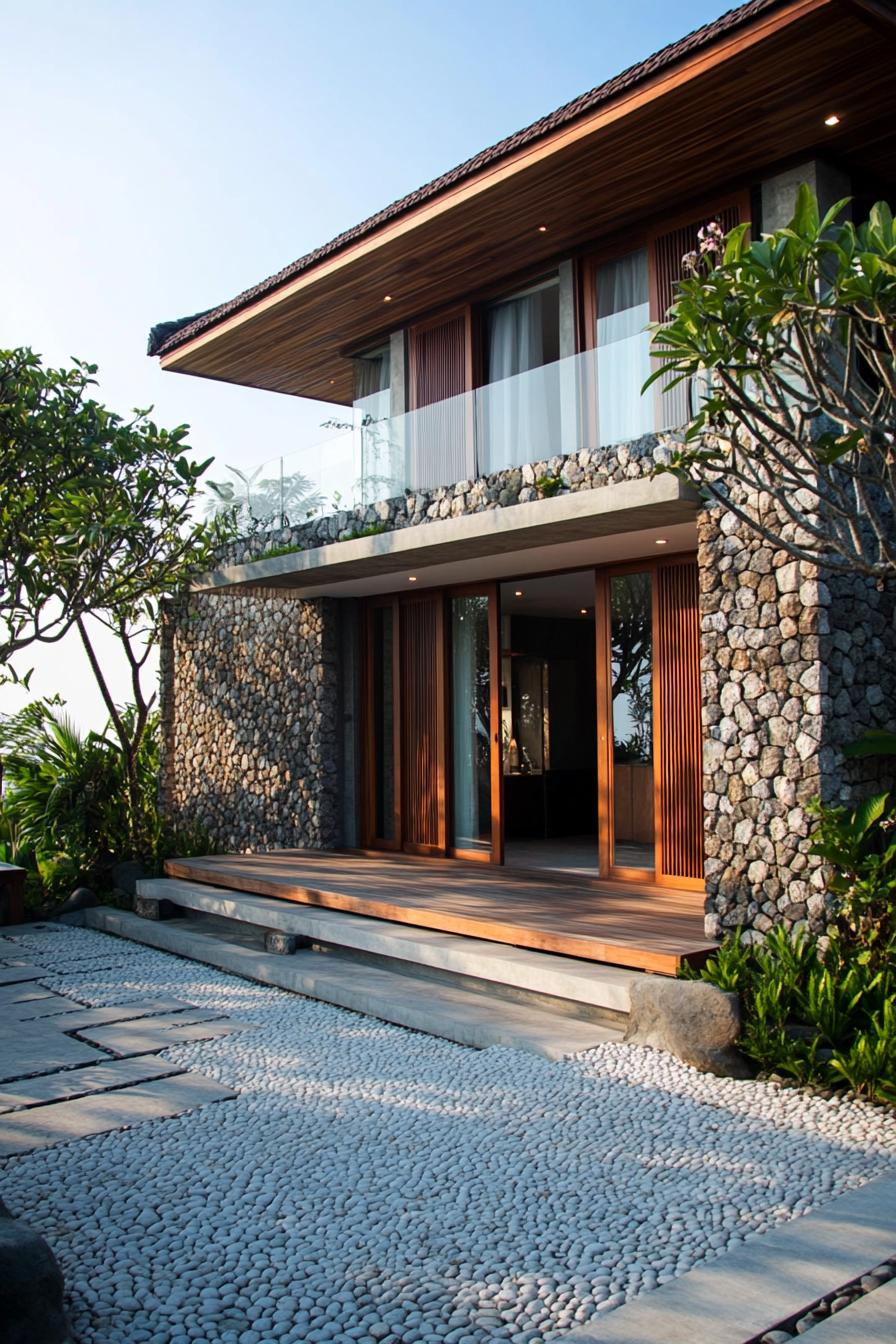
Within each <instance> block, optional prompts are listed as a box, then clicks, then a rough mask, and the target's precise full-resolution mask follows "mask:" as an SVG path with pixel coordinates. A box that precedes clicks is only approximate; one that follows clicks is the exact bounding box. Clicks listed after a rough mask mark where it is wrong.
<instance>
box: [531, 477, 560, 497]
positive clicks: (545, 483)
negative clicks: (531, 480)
mask: <svg viewBox="0 0 896 1344" xmlns="http://www.w3.org/2000/svg"><path fill="white" fill-rule="evenodd" d="M562 485H563V478H562V477H561V476H539V477H538V480H537V481H536V482H535V488H536V489H537V490H538V493H539V494H540V495H541V496H542V497H543V498H544V499H552V498H553V496H554V495H556V494H557V493H558V491H559V490H560V487H561V486H562Z"/></svg>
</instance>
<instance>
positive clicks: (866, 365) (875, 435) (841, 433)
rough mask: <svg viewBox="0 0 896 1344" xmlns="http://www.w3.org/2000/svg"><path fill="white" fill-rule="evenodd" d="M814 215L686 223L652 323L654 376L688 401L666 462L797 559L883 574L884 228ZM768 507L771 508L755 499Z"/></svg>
mask: <svg viewBox="0 0 896 1344" xmlns="http://www.w3.org/2000/svg"><path fill="white" fill-rule="evenodd" d="M847 203H848V202H847V201H845V200H844V201H838V202H837V204H836V205H834V206H833V207H832V208H831V209H830V210H828V211H827V213H826V214H825V215H824V216H823V217H821V216H820V213H819V208H818V202H817V201H816V199H815V197H814V195H813V194H812V192H811V191H810V190H809V188H808V187H807V186H806V185H803V186H801V187H800V189H799V192H798V195H797V200H796V209H795V213H794V216H793V219H792V220H791V221H790V223H789V224H788V226H787V227H786V228H782V229H777V230H775V231H774V232H773V233H770V234H766V235H763V237H762V238H757V239H754V240H753V241H752V242H751V241H750V240H749V237H748V229H749V226H748V225H747V224H741V225H739V226H738V227H736V228H734V229H732V230H731V232H730V233H729V234H728V235H727V237H725V236H723V235H722V232H721V229H720V227H719V225H718V224H716V223H713V224H711V225H709V226H708V227H707V228H706V229H704V230H701V236H700V237H699V239H698V240H697V243H698V245H697V249H696V250H695V251H694V252H693V253H691V254H689V256H688V257H686V258H684V259H683V265H684V270H685V272H686V274H685V275H684V278H682V280H681V282H680V283H679V286H678V291H677V296H676V299H675V302H674V304H673V305H672V307H671V309H670V310H669V313H668V315H667V317H666V320H665V321H664V322H663V323H662V324H660V325H659V327H658V328H657V329H656V330H655V334H654V338H653V355H654V358H655V360H656V362H657V365H658V367H657V368H656V370H655V371H654V373H653V374H652V375H651V377H650V379H648V382H647V384H645V387H647V386H649V385H650V383H652V382H654V381H655V380H657V379H662V381H663V383H664V384H665V385H666V386H667V387H669V388H672V387H675V386H677V385H678V384H679V383H682V382H687V383H688V384H689V385H691V386H692V387H694V388H695V389H700V390H701V392H702V399H701V400H700V403H699V407H698V409H697V411H696V414H695V415H694V416H693V418H692V420H691V422H690V424H689V426H688V428H687V433H686V437H685V442H684V444H683V446H682V447H681V448H680V449H679V450H678V451H677V452H676V453H675V454H674V455H673V457H672V461H671V463H670V465H669V467H668V468H660V469H668V470H672V471H674V472H676V473H677V474H678V475H679V476H681V477H683V478H684V479H685V480H687V481H689V482H691V483H692V484H694V485H696V486H697V487H698V488H699V489H700V490H701V491H702V493H703V495H704V496H705V497H706V498H707V499H708V500H709V501H711V502H713V503H717V504H721V505H723V506H724V507H725V508H726V509H728V510H729V511H731V512H732V513H734V514H735V515H736V516H737V517H738V518H739V519H740V520H741V521H742V522H745V523H746V524H748V525H749V526H750V527H751V528H752V529H753V530H754V531H756V532H758V533H759V534H760V535H761V536H762V537H763V538H764V539H765V540H766V541H768V542H770V543H771V544H773V545H774V546H775V547H776V548H777V549H780V550H783V551H785V552H787V553H788V554H789V555H791V556H792V557H794V558H795V559H797V560H802V561H809V562H814V563H820V564H823V565H824V566H826V567H827V568H828V569H830V570H835V571H842V572H847V573H848V572H855V573H861V574H866V575H869V576H871V577H872V578H875V579H877V580H891V579H892V578H893V577H894V576H896V226H894V222H893V215H892V213H891V210H890V208H889V206H887V205H886V204H885V203H884V202H879V203H878V204H877V205H875V206H874V207H873V209H872V210H871V212H870V215H869V217H868V219H867V220H866V221H865V222H864V223H861V224H858V225H855V224H853V223H851V222H849V221H847V222H843V223H840V224H838V223H837V220H838V218H839V217H840V216H841V214H842V213H843V211H844V209H845V207H846V205H847ZM768 501H771V502H772V504H773V507H768Z"/></svg>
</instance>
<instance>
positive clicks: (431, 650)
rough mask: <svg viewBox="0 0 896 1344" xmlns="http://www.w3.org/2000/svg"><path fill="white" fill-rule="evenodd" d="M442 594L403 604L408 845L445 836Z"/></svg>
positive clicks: (405, 833) (403, 735) (433, 841)
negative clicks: (439, 676)
mask: <svg viewBox="0 0 896 1344" xmlns="http://www.w3.org/2000/svg"><path fill="white" fill-rule="evenodd" d="M441 632H442V622H441V597H434V598H423V599H414V600H413V601H410V602H403V603H402V605H401V779H402V835H403V840H404V843H405V845H406V846H414V847H416V846H426V847H430V846H432V847H435V848H439V847H441V846H442V845H443V844H444V840H443V836H442V826H441V824H440V822H441V806H440V789H443V787H444V785H443V780H444V762H443V760H442V732H441V723H440V717H441V715H442V712H443V709H442V704H441V699H442V697H441V695H440V694H439V691H438V685H437V680H438V679H437V677H436V669H437V668H438V667H439V666H440V663H441V659H442V657H443V650H442V649H441V648H440V642H441Z"/></svg>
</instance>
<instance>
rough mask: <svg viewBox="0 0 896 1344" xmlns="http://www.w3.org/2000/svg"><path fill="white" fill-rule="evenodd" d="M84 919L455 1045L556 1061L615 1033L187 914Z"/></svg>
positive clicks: (118, 913)
mask: <svg viewBox="0 0 896 1344" xmlns="http://www.w3.org/2000/svg"><path fill="white" fill-rule="evenodd" d="M169 899H170V896H169ZM275 904H276V903H275ZM350 918H352V919H353V918H354V916H350ZM369 922H371V923H373V922H375V921H369ZM85 923H86V924H87V926H88V927H90V928H94V929H101V930H103V931H104V932H106V933H114V934H118V935H119V936H120V937H123V938H130V939H132V940H133V941H135V942H138V943H144V944H146V945H147V946H149V947H157V948H160V949H161V950H162V951H165V952H172V953H174V954H175V955H177V956H181V957H188V958H190V959H191V960H193V961H199V962H203V963H205V964H206V965H209V966H216V967H217V968H218V969H219V970H222V971H229V972H231V973H232V974H234V975H241V976H244V977H245V978H246V979H249V980H256V981H258V982H260V983H261V984H265V985H274V986H276V987H277V988H279V989H287V990H291V991H292V992H293V993H296V994H302V995H304V996H305V997H307V998H312V999H322V1000H323V1001H324V1002H326V1003H333V1004H337V1005H338V1006H339V1007H342V1008H350V1009H352V1010H354V1011H355V1012H358V1013H366V1014H368V1015H369V1016H371V1017H378V1018H381V1019H382V1020H383V1021H385V1022H394V1023H396V1024H397V1025H398V1026H402V1027H412V1028H413V1029H414V1030H416V1031H424V1032H427V1033H429V1034H430V1035H433V1036H442V1037H445V1038H446V1039H447V1040H450V1041H456V1042H457V1043H458V1044H460V1045H470V1046H475V1047H477V1048H480V1049H482V1048H485V1047H487V1046H492V1045H504V1046H510V1047H512V1048H514V1049H519V1050H527V1051H529V1052H531V1053H533V1054H538V1055H543V1056H545V1057H546V1058H548V1059H560V1058H562V1057H563V1056H564V1055H569V1054H575V1053H577V1052H579V1051H581V1050H590V1049H593V1048H594V1046H597V1045H601V1044H602V1043H603V1042H605V1041H615V1040H619V1039H621V1032H620V1031H619V1030H618V1028H615V1027H611V1026H606V1025H604V1024H602V1023H599V1022H593V1021H586V1020H581V1019H577V1018H575V1017H571V1016H568V1015H566V1014H561V1013H557V1012H549V1011H546V1010H543V1009H538V1008H535V1007H532V1006H530V1005H528V1004H521V1003H510V1002H506V1001H503V1000H495V999H493V998H491V997H490V996H488V995H487V994H485V993H482V992H473V991H472V990H469V989H460V988H456V987H455V986H453V985H449V984H441V983H438V982H436V981H432V980H428V979H425V978H423V977H421V976H417V975H414V974H413V971H412V968H411V967H410V965H409V966H408V968H407V970H406V971H403V972H398V971H395V970H391V969H387V968H385V967H383V966H382V965H377V964H374V963H370V964H364V963H362V962H359V961H358V960H357V959H355V958H353V957H350V956H343V955H340V954H339V953H338V952H328V953H321V952H316V951H313V950H312V949H308V950H303V951H300V952H295V953H293V954H292V955H291V956H280V955H277V954H275V953H269V952H263V951H261V950H259V949H258V948H255V947H249V946H245V945H243V944H238V943H232V942H227V941H226V940H224V939H222V938H221V937H220V936H216V935H214V934H211V933H208V932H205V931H203V929H202V926H201V924H199V923H198V922H197V924H196V925H194V924H193V922H192V921H190V920H187V919H184V920H178V919H175V920H169V921H165V922H162V923H158V922H154V921H152V920H148V919H141V918H140V917H139V916H138V915H134V914H131V913H130V912H129V911H124V910H112V909H109V908H106V907H102V906H101V907H98V908H97V909H94V910H87V911H85ZM306 936H307V935H306Z"/></svg>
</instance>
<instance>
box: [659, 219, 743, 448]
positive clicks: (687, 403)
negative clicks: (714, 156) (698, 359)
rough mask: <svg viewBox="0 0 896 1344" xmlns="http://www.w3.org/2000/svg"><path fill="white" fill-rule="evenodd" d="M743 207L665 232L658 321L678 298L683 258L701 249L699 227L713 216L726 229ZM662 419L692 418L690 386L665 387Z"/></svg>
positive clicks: (683, 421) (664, 421)
mask: <svg viewBox="0 0 896 1344" xmlns="http://www.w3.org/2000/svg"><path fill="white" fill-rule="evenodd" d="M740 214H741V212H740V209H739V208H738V206H737V205H727V206H725V207H724V209H722V210H716V211H713V212H710V213H709V214H707V215H705V216H704V217H703V218H702V219H698V220H695V221H694V222H693V223H690V224H685V225H684V226H683V227H682V228H678V229H672V230H670V232H669V233H664V234H661V235H660V237H659V238H657V239H656V242H655V243H654V267H655V277H656V279H655V290H654V312H653V314H652V315H651V316H652V317H653V320H654V321H656V322H662V320H663V318H664V317H665V315H666V313H667V312H668V310H669V308H670V307H671V306H672V304H673V303H674V301H675V287H676V285H677V284H678V282H679V281H680V280H681V278H682V274H683V269H682V258H683V257H684V256H686V255H687V253H689V252H694V251H696V249H697V231H698V229H701V228H703V226H704V225H705V224H707V223H708V222H709V220H710V219H714V220H716V221H717V222H718V223H719V224H721V226H722V229H723V230H724V232H725V233H727V232H728V230H729V229H733V228H734V226H735V225H736V224H739V223H740ZM664 382H665V379H662V378H661V379H660V380H659V383H658V385H657V386H658V388H660V389H662V386H663V383H664ZM657 405H658V408H659V414H660V417H661V418H660V419H659V421H658V424H660V425H671V426H675V427H678V426H680V425H684V424H686V423H687V421H688V420H690V418H691V400H690V387H689V385H688V384H687V383H686V382H685V383H679V384H678V386H677V387H674V388H672V390H671V391H668V392H665V391H662V392H661V394H660V396H659V397H658V401H657Z"/></svg>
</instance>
